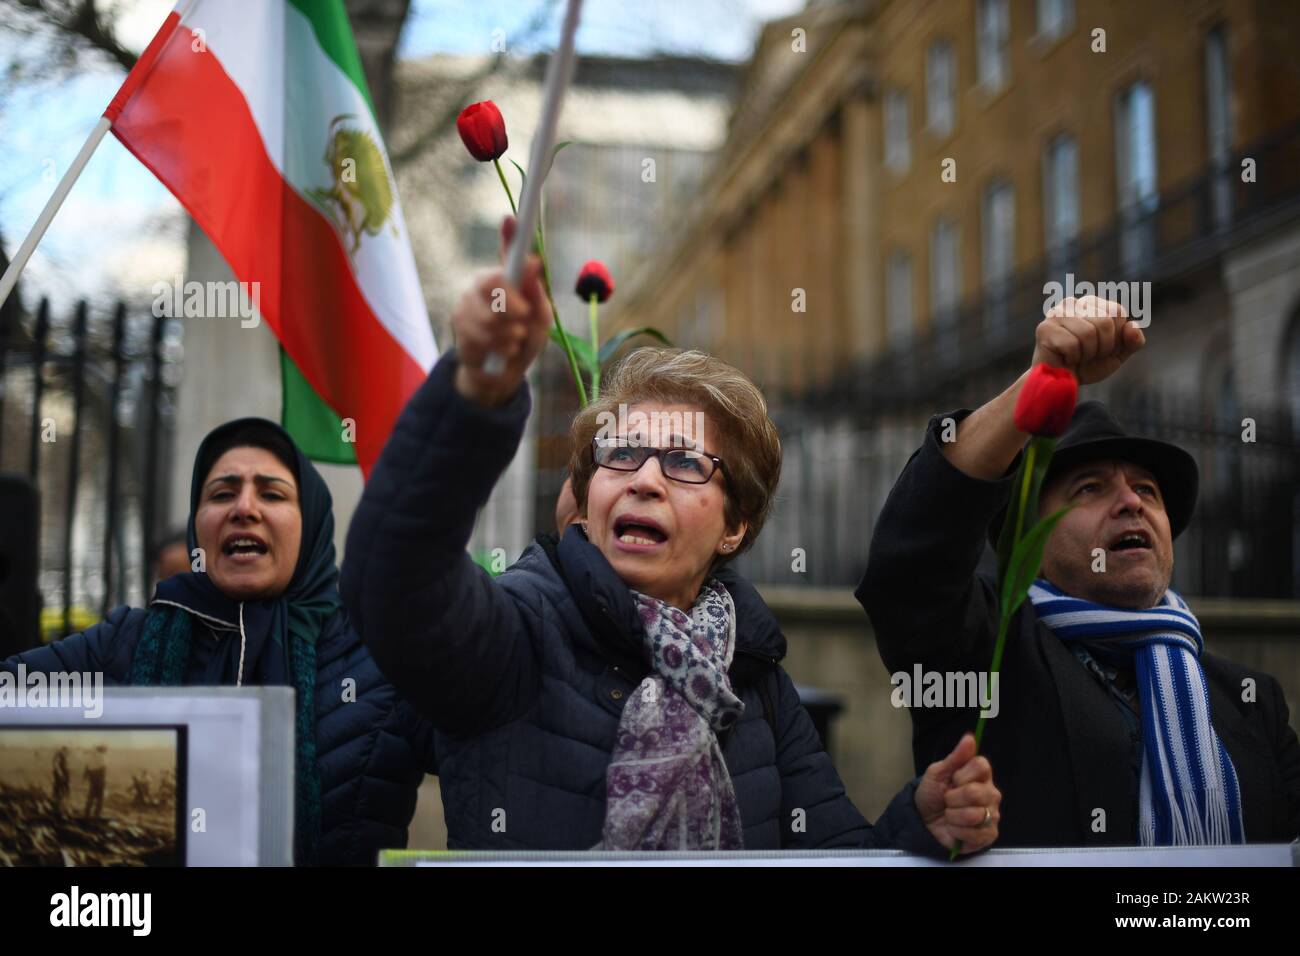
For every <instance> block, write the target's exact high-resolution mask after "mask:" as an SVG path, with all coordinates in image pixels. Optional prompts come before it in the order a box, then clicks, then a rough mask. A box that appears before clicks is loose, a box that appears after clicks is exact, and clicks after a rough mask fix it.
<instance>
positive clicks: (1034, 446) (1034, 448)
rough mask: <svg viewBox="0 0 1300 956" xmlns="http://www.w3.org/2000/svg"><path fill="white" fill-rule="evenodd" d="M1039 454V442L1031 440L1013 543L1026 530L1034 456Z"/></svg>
mask: <svg viewBox="0 0 1300 956" xmlns="http://www.w3.org/2000/svg"><path fill="white" fill-rule="evenodd" d="M1037 452H1038V440H1037V439H1035V438H1031V439H1029V448H1028V449H1027V450H1026V451H1025V477H1024V480H1023V481H1022V482H1021V483H1020V507H1019V508H1018V509H1017V510H1016V536H1015V537H1014V538H1013V539H1012V540H1013V541H1019V540H1020V533H1021V532H1022V531H1024V529H1025V507H1026V506H1027V505H1028V504H1029V484H1030V482H1031V481H1033V478H1034V456H1035V455H1036V454H1037Z"/></svg>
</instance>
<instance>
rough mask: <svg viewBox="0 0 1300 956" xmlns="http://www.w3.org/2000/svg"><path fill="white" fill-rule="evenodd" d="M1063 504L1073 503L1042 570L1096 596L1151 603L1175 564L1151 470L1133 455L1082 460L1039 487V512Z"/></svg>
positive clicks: (1071, 589)
mask: <svg viewBox="0 0 1300 956" xmlns="http://www.w3.org/2000/svg"><path fill="white" fill-rule="evenodd" d="M1067 504H1068V505H1074V507H1073V508H1072V509H1071V510H1070V511H1069V512H1068V513H1067V514H1066V515H1065V517H1063V518H1062V519H1061V520H1060V521H1059V522H1058V523H1057V525H1056V527H1055V528H1054V529H1053V530H1052V535H1051V537H1049V538H1048V539H1047V547H1046V548H1045V549H1044V552H1043V570H1042V574H1043V577H1045V578H1047V580H1049V581H1051V582H1052V583H1053V584H1055V585H1056V586H1057V587H1058V588H1060V589H1061V590H1063V591H1065V592H1066V593H1068V594H1071V595H1073V596H1075V597H1079V598H1084V599H1085V600H1089V601H1094V602H1096V603H1098V604H1110V605H1113V606H1115V607H1123V608H1133V609H1141V608H1149V607H1153V606H1154V605H1155V603H1156V601H1158V600H1159V599H1160V597H1161V595H1163V594H1164V592H1165V590H1166V589H1167V588H1168V587H1169V580H1170V577H1171V576H1172V575H1173V571H1174V544H1173V536H1172V535H1171V534H1170V531H1169V516H1168V515H1167V514H1166V513H1165V502H1164V497H1163V496H1162V495H1161V492H1160V486H1159V484H1158V483H1157V482H1156V479H1155V476H1154V475H1152V474H1151V472H1149V471H1147V470H1146V469H1145V468H1143V467H1142V466H1140V465H1136V464H1134V463H1133V462H1128V461H1118V460H1113V459H1111V460H1099V461H1090V462H1085V463H1083V464H1080V465H1076V466H1075V467H1073V468H1071V469H1069V470H1067V471H1066V472H1064V473H1063V474H1061V475H1058V476H1056V477H1055V478H1053V479H1052V481H1051V483H1050V484H1049V485H1047V486H1046V487H1044V489H1043V492H1042V497H1041V498H1040V500H1039V506H1040V508H1039V510H1040V514H1041V515H1042V516H1047V515H1050V514H1052V513H1054V512H1056V511H1057V510H1059V509H1060V508H1062V507H1064V506H1065V505H1067ZM1098 549H1100V552H1098ZM1103 569H1104V570H1103Z"/></svg>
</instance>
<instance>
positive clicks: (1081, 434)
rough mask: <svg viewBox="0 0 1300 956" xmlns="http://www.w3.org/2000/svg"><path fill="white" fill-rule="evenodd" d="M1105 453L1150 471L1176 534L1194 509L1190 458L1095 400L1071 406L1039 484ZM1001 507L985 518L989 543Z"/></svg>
mask: <svg viewBox="0 0 1300 956" xmlns="http://www.w3.org/2000/svg"><path fill="white" fill-rule="evenodd" d="M1106 458H1116V459H1119V460H1121V461H1131V462H1133V463H1134V464H1136V465H1141V466H1142V467H1143V468H1145V469H1146V470H1147V471H1149V472H1151V474H1153V475H1155V477H1156V481H1157V482H1158V483H1159V485H1160V495H1161V497H1162V498H1163V499H1164V502H1165V513H1166V514H1167V515H1168V516H1169V531H1170V535H1171V537H1173V538H1177V537H1178V536H1179V535H1180V534H1182V533H1183V530H1184V529H1185V528H1186V527H1187V525H1188V523H1189V522H1190V521H1191V520H1192V512H1193V511H1194V510H1195V509H1196V492H1197V488H1198V487H1199V485H1200V470H1199V469H1198V468H1197V467H1196V459H1195V458H1193V457H1192V456H1191V455H1190V454H1188V453H1187V452H1186V451H1184V450H1183V449H1181V448H1179V447H1178V446H1177V445H1171V444H1170V443H1169V442H1164V441H1158V440H1156V439H1154V438H1140V437H1138V436H1136V435H1130V434H1129V433H1128V432H1126V431H1125V430H1124V429H1123V427H1121V425H1120V424H1119V422H1117V421H1116V420H1115V418H1114V417H1113V416H1112V415H1111V413H1110V411H1109V410H1108V409H1107V408H1106V406H1105V405H1103V404H1102V403H1101V402H1098V401H1087V402H1080V403H1079V404H1078V405H1077V406H1076V407H1075V409H1074V417H1073V418H1071V419H1070V425H1069V427H1068V428H1066V430H1065V434H1063V435H1062V436H1061V437H1060V439H1058V441H1057V443H1056V450H1055V451H1054V452H1053V454H1052V463H1051V464H1050V465H1049V466H1048V468H1047V476H1046V477H1045V478H1044V479H1043V487H1044V488H1046V487H1047V485H1048V484H1049V483H1050V482H1051V481H1052V479H1053V478H1055V477H1056V476H1057V475H1059V474H1061V473H1062V472H1064V471H1066V470H1068V469H1070V468H1073V467H1074V466H1075V465H1080V464H1083V463H1084V462H1086V461H1097V460H1099V459H1106ZM1006 511H1007V506H1006V505H1003V506H1002V507H1001V508H1000V509H998V513H997V514H996V515H995V516H994V517H993V521H992V522H991V523H990V524H989V541H990V542H992V544H993V547H994V548H995V549H996V548H997V542H998V535H999V533H1000V532H1001V531H1002V520H1003V516H1004V515H1005V514H1006ZM1031 520H1032V519H1031Z"/></svg>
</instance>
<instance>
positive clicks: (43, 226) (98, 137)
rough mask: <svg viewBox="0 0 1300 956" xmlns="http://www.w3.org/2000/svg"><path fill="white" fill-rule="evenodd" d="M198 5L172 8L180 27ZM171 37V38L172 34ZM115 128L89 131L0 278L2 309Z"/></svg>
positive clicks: (191, 0)
mask: <svg viewBox="0 0 1300 956" xmlns="http://www.w3.org/2000/svg"><path fill="white" fill-rule="evenodd" d="M195 2H196V0H179V2H178V3H177V4H176V6H175V7H174V8H172V13H174V14H176V22H177V23H179V22H180V21H182V20H184V19H185V15H186V14H187V13H189V11H190V8H191V7H192V6H194V4H195ZM165 26H166V21H164V27H165ZM161 36H162V30H161V29H160V30H159V32H158V33H157V34H156V35H155V36H154V38H153V40H152V41H150V44H149V46H150V47H152V46H153V45H154V44H156V43H158V42H159V37H161ZM168 36H170V33H169V34H168ZM148 55H149V49H148V48H146V49H145V52H144V53H143V54H141V59H145V58H146V57H148ZM128 75H129V74H128ZM112 125H113V121H112V120H111V119H109V118H108V116H107V115H105V116H101V117H100V118H99V122H98V123H96V124H95V128H94V129H93V130H91V131H90V135H89V136H88V137H86V141H85V142H84V143H83V144H82V145H81V151H80V152H78V153H77V158H76V159H74V160H73V161H72V165H71V166H69V167H68V171H67V172H66V173H64V174H63V178H62V179H60V180H59V185H58V186H57V187H55V190H54V195H53V196H51V197H50V198H49V200H48V201H47V202H46V203H45V208H44V209H42V210H41V214H40V215H39V216H37V217H36V223H35V225H33V226H32V228H31V231H30V232H28V233H27V238H26V239H24V240H23V242H22V245H20V246H19V247H18V251H17V252H16V253H14V258H13V261H12V262H10V263H9V268H7V269H5V274H4V276H3V277H2V278H0V305H4V304H5V301H6V300H7V299H8V298H9V293H11V292H13V290H14V286H16V285H17V284H18V277H19V276H20V275H22V271H23V269H24V268H26V266H27V260H29V259H31V257H32V253H33V252H35V251H36V246H37V244H39V243H40V241H41V239H43V238H44V237H45V230H47V229H49V228H50V223H51V222H53V221H54V217H55V215H56V214H57V213H58V211H59V207H60V206H62V205H63V200H65V199H67V198H68V193H69V192H71V191H72V187H73V185H74V184H75V183H76V182H77V179H78V177H80V176H81V173H82V171H83V170H84V169H85V168H86V164H87V163H88V162H90V157H91V156H93V155H94V153H95V150H96V149H98V148H99V144H100V143H101V142H102V141H103V139H104V134H105V133H107V132H108V130H109V128H110V127H111V126H112Z"/></svg>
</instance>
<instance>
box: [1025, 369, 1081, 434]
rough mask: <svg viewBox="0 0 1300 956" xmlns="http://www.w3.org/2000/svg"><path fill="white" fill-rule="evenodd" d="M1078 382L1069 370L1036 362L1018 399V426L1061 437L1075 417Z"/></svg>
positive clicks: (1028, 430) (1032, 431) (1027, 430)
mask: <svg viewBox="0 0 1300 956" xmlns="http://www.w3.org/2000/svg"><path fill="white" fill-rule="evenodd" d="M1078 398H1079V383H1078V382H1077V381H1075V378H1074V375H1072V374H1071V373H1070V371H1069V369H1064V368H1053V367H1051V366H1050V365H1043V364H1039V365H1035V366H1034V367H1033V369H1031V370H1030V372H1029V377H1028V378H1027V379H1025V384H1024V386H1023V387H1022V388H1021V389H1020V397H1019V398H1017V399H1016V413H1015V420H1016V428H1017V429H1018V430H1020V431H1022V432H1024V433H1025V434H1027V435H1039V436H1042V437H1044V438H1058V437H1060V436H1061V435H1062V434H1063V433H1064V432H1065V429H1066V428H1067V427H1069V424H1070V419H1071V418H1073V417H1074V403H1075V402H1076V401H1078Z"/></svg>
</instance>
